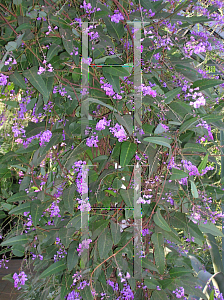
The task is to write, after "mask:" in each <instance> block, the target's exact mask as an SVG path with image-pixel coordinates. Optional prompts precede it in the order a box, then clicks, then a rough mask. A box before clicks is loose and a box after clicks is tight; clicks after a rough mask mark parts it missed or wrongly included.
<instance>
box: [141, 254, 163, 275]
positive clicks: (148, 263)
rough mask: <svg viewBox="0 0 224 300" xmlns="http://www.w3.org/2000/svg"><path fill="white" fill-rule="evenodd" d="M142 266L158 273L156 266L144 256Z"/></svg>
mask: <svg viewBox="0 0 224 300" xmlns="http://www.w3.org/2000/svg"><path fill="white" fill-rule="evenodd" d="M142 267H143V268H145V269H148V270H151V271H155V272H157V273H159V270H158V269H157V267H156V266H155V265H154V264H153V263H152V262H151V261H150V260H149V259H147V258H146V257H143V258H142Z"/></svg>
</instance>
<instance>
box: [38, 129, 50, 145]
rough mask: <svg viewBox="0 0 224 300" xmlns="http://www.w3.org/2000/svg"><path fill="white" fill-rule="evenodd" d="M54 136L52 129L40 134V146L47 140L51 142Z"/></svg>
mask: <svg viewBox="0 0 224 300" xmlns="http://www.w3.org/2000/svg"><path fill="white" fill-rule="evenodd" d="M51 137H52V132H51V131H50V130H46V131H44V132H43V133H42V135H41V136H40V147H43V146H45V144H44V143H45V142H47V143H48V142H49V141H50V139H51Z"/></svg>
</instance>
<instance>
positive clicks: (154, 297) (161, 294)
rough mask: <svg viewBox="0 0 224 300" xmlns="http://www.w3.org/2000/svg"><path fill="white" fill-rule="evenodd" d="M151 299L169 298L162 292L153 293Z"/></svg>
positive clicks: (165, 299)
mask: <svg viewBox="0 0 224 300" xmlns="http://www.w3.org/2000/svg"><path fill="white" fill-rule="evenodd" d="M151 299H152V300H168V297H167V294H166V293H165V292H164V291H163V290H161V291H153V292H152V296H151Z"/></svg>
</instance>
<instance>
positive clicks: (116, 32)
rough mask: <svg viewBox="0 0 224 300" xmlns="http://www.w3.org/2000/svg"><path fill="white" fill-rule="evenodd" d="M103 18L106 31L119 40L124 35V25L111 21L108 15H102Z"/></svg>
mask: <svg viewBox="0 0 224 300" xmlns="http://www.w3.org/2000/svg"><path fill="white" fill-rule="evenodd" d="M103 20H104V22H105V24H106V27H107V31H108V33H109V34H110V35H111V36H112V37H114V38H115V39H117V40H120V38H121V37H122V36H123V35H124V25H123V24H122V23H121V22H119V23H115V22H111V20H110V18H109V17H103ZM124 76H128V75H124Z"/></svg>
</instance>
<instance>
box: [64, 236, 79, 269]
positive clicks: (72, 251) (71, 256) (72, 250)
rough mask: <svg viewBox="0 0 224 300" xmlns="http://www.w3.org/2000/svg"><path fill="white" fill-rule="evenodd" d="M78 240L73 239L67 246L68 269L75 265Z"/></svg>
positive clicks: (77, 258)
mask: <svg viewBox="0 0 224 300" xmlns="http://www.w3.org/2000/svg"><path fill="white" fill-rule="evenodd" d="M77 248H78V242H77V241H73V242H72V243H71V244H70V245H69V248H68V255H67V266H68V270H69V271H72V269H73V268H74V267H75V266H76V265H77V263H78V260H79V256H78V252H77Z"/></svg>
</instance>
